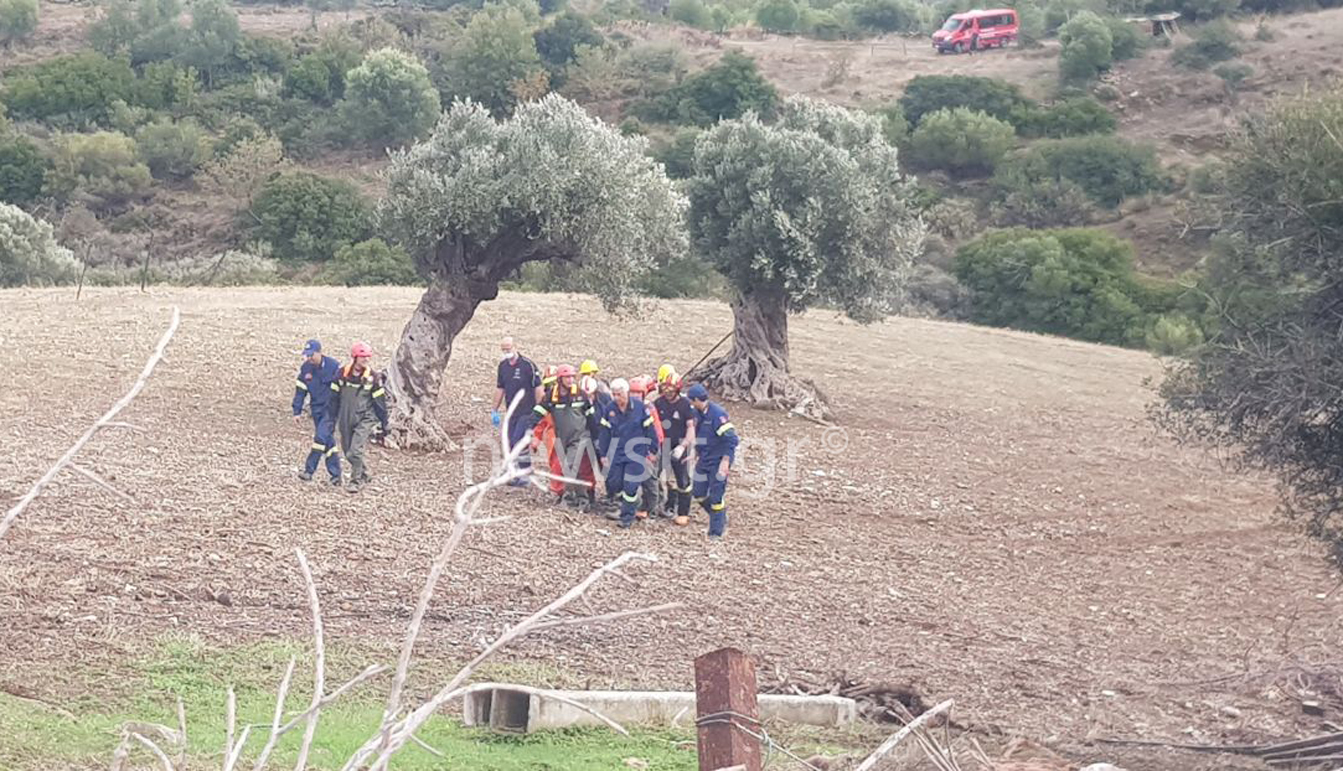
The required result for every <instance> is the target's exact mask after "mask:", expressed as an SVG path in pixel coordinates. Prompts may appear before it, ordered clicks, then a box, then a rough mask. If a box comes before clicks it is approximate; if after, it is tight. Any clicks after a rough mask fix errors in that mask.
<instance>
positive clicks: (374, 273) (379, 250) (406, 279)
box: [322, 238, 424, 286]
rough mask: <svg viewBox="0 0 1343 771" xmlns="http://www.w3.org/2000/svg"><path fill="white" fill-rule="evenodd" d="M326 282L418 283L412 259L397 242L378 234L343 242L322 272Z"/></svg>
mask: <svg viewBox="0 0 1343 771" xmlns="http://www.w3.org/2000/svg"><path fill="white" fill-rule="evenodd" d="M322 277H323V279H324V280H325V281H326V282H327V283H331V284H340V285H343V286H387V285H390V286H420V285H422V284H424V280H423V279H422V278H420V275H419V274H418V273H416V272H415V261H414V260H412V259H411V258H410V255H409V254H406V252H405V250H404V249H402V248H401V247H399V246H388V245H387V244H386V243H385V242H384V241H383V240H382V239H381V238H372V239H369V240H367V241H361V242H359V243H357V244H350V245H347V246H342V247H341V248H340V249H338V250H337V251H336V256H335V258H333V259H332V260H331V262H329V263H327V266H326V270H324V271H323V273H322Z"/></svg>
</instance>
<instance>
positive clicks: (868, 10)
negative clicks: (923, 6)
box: [853, 0, 919, 32]
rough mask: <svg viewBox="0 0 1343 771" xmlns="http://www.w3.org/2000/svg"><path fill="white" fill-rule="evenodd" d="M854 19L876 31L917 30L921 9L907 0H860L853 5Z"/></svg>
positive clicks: (862, 25) (860, 24)
mask: <svg viewBox="0 0 1343 771" xmlns="http://www.w3.org/2000/svg"><path fill="white" fill-rule="evenodd" d="M853 20H854V22H856V23H857V24H858V25H859V26H861V27H863V28H865V29H869V30H873V31H875V32H915V31H918V29H919V11H918V8H917V7H915V6H914V4H913V3H911V2H908V1H907V0H859V2H857V4H855V5H854V7H853Z"/></svg>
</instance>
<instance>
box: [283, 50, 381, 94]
mask: <svg viewBox="0 0 1343 771" xmlns="http://www.w3.org/2000/svg"><path fill="white" fill-rule="evenodd" d="M362 59H363V55H362V54H361V53H360V51H359V48H358V46H357V45H356V44H355V43H354V41H352V40H348V39H345V38H341V37H338V36H329V37H327V38H326V39H324V40H323V41H322V43H321V45H319V46H318V47H317V49H316V50H314V51H312V52H311V53H307V54H304V55H303V56H301V57H300V58H299V59H298V61H296V62H294V65H293V66H292V67H290V68H289V71H288V72H287V73H285V79H284V86H285V93H286V94H288V95H290V96H294V97H297V98H300V99H307V100H308V101H310V102H314V103H316V104H321V105H331V104H335V103H336V101H338V100H339V99H340V98H341V97H343V96H345V77H346V73H348V72H349V71H350V70H352V69H354V68H355V67H357V66H359V62H360V61H361V60H362Z"/></svg>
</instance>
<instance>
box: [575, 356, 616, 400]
mask: <svg viewBox="0 0 1343 771" xmlns="http://www.w3.org/2000/svg"><path fill="white" fill-rule="evenodd" d="M600 373H601V370H600V369H598V368H597V362H596V361H593V360H592V359H584V360H583V363H582V364H579V365H578V376H579V377H580V378H584V377H590V378H592V382H594V383H596V384H597V391H596V398H595V399H594V400H593V402H592V403H593V404H594V405H595V406H596V407H597V408H598V409H599V410H600V409H601V408H603V407H605V406H606V405H607V403H608V402H610V401H611V387H610V386H608V385H607V384H606V381H605V380H602V379H601V378H599V377H597V375H598V374H600Z"/></svg>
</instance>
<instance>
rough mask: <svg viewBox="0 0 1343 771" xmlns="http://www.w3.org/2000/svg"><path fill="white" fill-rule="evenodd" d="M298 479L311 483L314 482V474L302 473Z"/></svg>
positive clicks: (299, 473)
mask: <svg viewBox="0 0 1343 771" xmlns="http://www.w3.org/2000/svg"><path fill="white" fill-rule="evenodd" d="M298 478H299V479H302V480H303V481H304V482H311V481H312V472H310V471H300V472H298Z"/></svg>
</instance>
